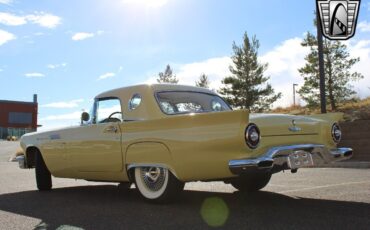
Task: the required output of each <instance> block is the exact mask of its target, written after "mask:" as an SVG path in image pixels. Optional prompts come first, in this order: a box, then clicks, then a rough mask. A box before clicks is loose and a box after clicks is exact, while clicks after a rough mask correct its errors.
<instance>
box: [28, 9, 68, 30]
mask: <svg viewBox="0 0 370 230" xmlns="http://www.w3.org/2000/svg"><path fill="white" fill-rule="evenodd" d="M26 19H27V20H29V21H30V22H32V23H34V24H38V25H39V26H42V27H46V28H49V29H52V28H55V27H57V26H58V25H59V24H61V18H60V17H58V16H55V15H52V14H47V13H44V12H41V13H36V14H30V15H27V16H26Z"/></svg>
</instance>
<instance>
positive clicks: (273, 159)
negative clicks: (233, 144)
mask: <svg viewBox="0 0 370 230" xmlns="http://www.w3.org/2000/svg"><path fill="white" fill-rule="evenodd" d="M299 151H300V152H302V151H303V152H304V153H307V154H310V155H311V157H312V158H311V157H310V159H311V160H312V161H313V163H314V165H313V166H312V165H310V164H308V165H307V166H306V167H322V166H325V165H328V164H330V163H331V162H335V161H341V160H346V159H349V158H351V157H352V154H353V150H352V149H351V148H336V149H328V148H326V147H325V145H318V144H303V145H288V146H277V147H273V148H271V149H269V150H268V151H267V152H266V153H265V154H263V155H262V156H261V157H258V158H246V159H238V160H231V161H229V169H230V171H231V172H232V173H233V174H240V173H243V172H246V171H248V170H272V172H275V171H276V172H278V171H281V170H284V169H292V167H291V166H290V162H289V159H288V158H289V155H291V154H292V153H295V152H299ZM302 167H305V166H302Z"/></svg>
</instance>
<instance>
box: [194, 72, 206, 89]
mask: <svg viewBox="0 0 370 230" xmlns="http://www.w3.org/2000/svg"><path fill="white" fill-rule="evenodd" d="M195 85H196V86H198V87H203V88H207V89H208V88H209V80H208V76H207V75H205V74H204V73H202V74H201V75H200V76H199V81H196V82H195Z"/></svg>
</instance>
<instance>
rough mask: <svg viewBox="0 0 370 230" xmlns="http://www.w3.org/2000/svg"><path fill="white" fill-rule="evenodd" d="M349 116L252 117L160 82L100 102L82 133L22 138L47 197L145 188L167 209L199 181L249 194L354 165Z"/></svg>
mask: <svg viewBox="0 0 370 230" xmlns="http://www.w3.org/2000/svg"><path fill="white" fill-rule="evenodd" d="M340 116H341V114H325V115H316V116H292V115H279V114H250V113H249V112H248V111H246V110H232V108H231V107H230V106H229V105H228V104H227V103H226V102H225V101H224V100H223V99H222V98H221V97H220V96H218V95H217V94H216V93H214V92H212V91H210V90H207V89H203V88H197V87H191V86H181V85H169V84H153V85H138V86H132V87H125V88H119V89H115V90H111V91H108V92H105V93H102V94H100V95H98V96H96V97H95V101H94V105H93V109H92V111H91V114H90V115H89V114H88V113H86V112H84V113H83V114H82V116H81V119H82V121H83V122H82V123H83V124H82V125H81V126H78V127H70V128H65V129H59V130H55V131H49V132H37V133H30V134H26V135H24V136H23V137H22V138H21V147H22V149H23V150H24V153H25V155H24V156H21V157H18V161H19V165H20V167H21V168H35V171H36V182H37V187H38V189H39V190H50V189H51V187H52V181H51V175H53V176H54V177H64V178H76V179H85V180H89V181H109V182H118V183H122V184H126V185H131V183H135V184H136V187H137V189H138V190H139V192H140V193H141V195H142V196H143V197H144V198H145V199H147V200H151V201H157V202H162V201H166V200H170V199H172V198H174V197H176V196H177V195H178V193H179V192H180V191H181V190H182V189H183V188H184V183H185V182H189V181H224V182H225V183H230V184H231V185H232V186H234V187H235V188H236V189H238V190H240V191H244V192H252V191H257V190H259V189H262V188H263V187H265V186H266V185H267V184H268V182H269V180H270V178H271V175H272V174H273V173H277V172H280V171H282V170H291V172H293V173H294V172H296V171H297V170H298V169H299V168H310V167H323V166H325V165H326V164H330V163H331V162H333V161H339V160H344V159H348V158H350V157H351V156H352V152H353V151H352V149H350V148H337V147H336V146H337V144H338V142H339V141H340V139H341V135H342V133H341V130H340V127H339V126H338V123H337V122H338V120H339V119H340Z"/></svg>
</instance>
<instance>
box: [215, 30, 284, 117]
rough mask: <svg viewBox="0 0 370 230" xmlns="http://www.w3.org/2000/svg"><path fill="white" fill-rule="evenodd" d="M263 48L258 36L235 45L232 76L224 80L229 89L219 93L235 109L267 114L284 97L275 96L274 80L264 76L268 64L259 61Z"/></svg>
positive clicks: (223, 89)
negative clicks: (259, 54) (271, 80)
mask: <svg viewBox="0 0 370 230" xmlns="http://www.w3.org/2000/svg"><path fill="white" fill-rule="evenodd" d="M259 46H260V44H259V41H258V40H257V38H256V36H253V37H252V40H250V39H249V37H248V34H247V33H245V34H244V39H243V44H242V45H241V46H237V45H236V44H235V42H234V43H233V52H234V54H233V56H232V57H231V59H232V62H233V64H234V65H231V66H229V69H230V72H231V74H232V75H231V76H229V77H225V78H224V79H223V80H222V83H223V84H225V86H224V87H222V88H221V89H220V91H219V92H220V93H221V94H222V95H224V96H225V99H226V100H227V101H228V102H229V103H230V105H232V106H233V107H236V108H240V109H249V110H250V111H253V112H261V111H266V110H269V109H270V106H271V104H272V103H274V102H275V101H276V100H277V99H278V98H280V97H281V93H277V94H275V92H274V89H273V88H272V87H271V85H270V84H269V83H267V81H268V80H269V79H270V77H267V76H264V72H265V70H266V69H267V64H263V63H260V62H259V61H258V48H259Z"/></svg>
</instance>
